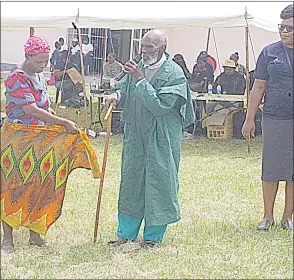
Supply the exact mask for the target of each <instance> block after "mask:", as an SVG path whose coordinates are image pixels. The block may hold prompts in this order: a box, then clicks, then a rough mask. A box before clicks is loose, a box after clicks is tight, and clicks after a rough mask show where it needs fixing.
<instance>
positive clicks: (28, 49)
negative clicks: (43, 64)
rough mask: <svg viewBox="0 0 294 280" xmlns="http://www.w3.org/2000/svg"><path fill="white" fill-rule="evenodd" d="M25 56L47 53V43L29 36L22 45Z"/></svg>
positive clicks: (48, 49)
mask: <svg viewBox="0 0 294 280" xmlns="http://www.w3.org/2000/svg"><path fill="white" fill-rule="evenodd" d="M24 51H25V54H28V55H33V54H38V53H49V52H50V46H49V44H48V43H47V41H46V40H45V39H43V38H41V37H38V36H31V37H30V38H29V39H28V40H27V42H26V44H25V45H24Z"/></svg>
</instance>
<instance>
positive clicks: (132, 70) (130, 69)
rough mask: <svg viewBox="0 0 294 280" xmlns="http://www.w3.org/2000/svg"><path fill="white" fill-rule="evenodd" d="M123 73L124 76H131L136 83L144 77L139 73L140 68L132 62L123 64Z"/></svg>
mask: <svg viewBox="0 0 294 280" xmlns="http://www.w3.org/2000/svg"><path fill="white" fill-rule="evenodd" d="M124 72H125V73H126V74H129V75H131V76H132V77H133V78H134V79H136V80H137V81H140V80H142V79H144V76H143V74H142V71H141V69H140V67H139V66H138V64H137V63H135V62H134V61H132V60H130V61H129V62H127V63H126V64H125V66H124Z"/></svg>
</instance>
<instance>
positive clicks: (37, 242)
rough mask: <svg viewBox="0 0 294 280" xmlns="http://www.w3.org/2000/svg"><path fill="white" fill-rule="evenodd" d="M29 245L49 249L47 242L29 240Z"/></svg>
mask: <svg viewBox="0 0 294 280" xmlns="http://www.w3.org/2000/svg"><path fill="white" fill-rule="evenodd" d="M29 244H30V245H31V246H38V247H43V248H48V247H49V245H48V243H47V242H46V241H45V240H40V241H33V240H29Z"/></svg>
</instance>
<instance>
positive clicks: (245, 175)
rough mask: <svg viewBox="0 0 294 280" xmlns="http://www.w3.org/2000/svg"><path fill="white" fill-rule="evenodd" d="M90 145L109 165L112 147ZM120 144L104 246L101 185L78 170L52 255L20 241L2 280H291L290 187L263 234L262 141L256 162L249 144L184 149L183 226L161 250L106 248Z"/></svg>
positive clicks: (194, 143)
mask: <svg viewBox="0 0 294 280" xmlns="http://www.w3.org/2000/svg"><path fill="white" fill-rule="evenodd" d="M72 116H73V115H72ZM92 142H93V145H94V146H95V148H96V151H97V155H98V159H99V163H100V165H101V164H102V157H103V148H104V142H105V139H103V138H97V139H95V140H93V141H92ZM121 143H122V141H121V137H120V136H113V137H111V140H110V147H109V155H108V164H107V173H106V178H105V183H104V192H103V199H102V209H101V223H100V230H99V239H98V242H97V243H96V244H93V231H94V219H95V211H96V202H97V193H98V186H99V181H98V180H94V179H92V178H91V176H90V172H89V171H86V170H81V169H78V170H75V171H74V172H73V173H72V174H71V176H70V178H69V181H68V187H67V192H66V195H65V201H64V207H63V214H62V216H61V217H60V219H59V220H58V221H57V222H56V223H55V224H54V225H53V226H52V227H51V228H50V230H49V232H48V234H47V236H46V240H47V241H48V242H49V244H50V249H39V248H32V247H30V246H29V245H28V231H27V230H26V229H20V230H19V231H17V232H15V233H14V238H15V249H16V251H15V253H13V254H12V255H6V254H4V253H2V254H1V279H118V278H121V279H176V278H177V279H293V234H292V233H289V232H285V231H283V230H282V229H281V228H280V221H281V216H282V211H283V204H284V185H282V186H281V187H280V189H279V191H278V195H277V199H276V211H275V219H276V226H274V227H273V228H272V229H271V230H270V231H268V232H257V231H256V225H257V224H258V223H259V222H260V221H261V218H262V215H263V204H262V194H261V181H260V172H261V139H260V138H257V139H255V140H254V141H253V149H252V153H251V154H250V155H248V154H247V150H246V143H245V142H244V141H242V140H230V141H214V140H208V139H205V138H200V139H194V140H185V141H184V142H183V146H182V158H181V167H180V193H179V200H180V204H181V212H182V220H181V221H180V222H178V223H176V224H172V225H170V226H169V227H168V230H167V233H166V236H165V240H164V242H163V243H162V244H161V245H160V246H159V247H158V248H155V249H142V248H140V247H139V245H138V244H125V245H122V246H121V247H119V248H110V247H108V246H107V242H108V241H109V240H113V239H114V238H115V232H116V226H117V199H118V190H119V181H120V162H121V150H122V144H121ZM1 233H2V231H1Z"/></svg>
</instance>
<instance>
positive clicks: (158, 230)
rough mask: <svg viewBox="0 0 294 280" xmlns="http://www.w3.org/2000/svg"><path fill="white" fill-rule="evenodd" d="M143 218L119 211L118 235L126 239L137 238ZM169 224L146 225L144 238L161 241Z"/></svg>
mask: <svg viewBox="0 0 294 280" xmlns="http://www.w3.org/2000/svg"><path fill="white" fill-rule="evenodd" d="M142 221H143V219H138V218H135V217H131V216H128V215H125V214H121V213H118V229H117V236H118V237H120V238H124V239H129V240H136V239H137V237H138V234H139V230H140V227H141V223H142ZM166 228H167V225H161V226H146V225H145V226H144V233H143V239H144V240H146V241H153V242H160V241H162V239H163V236H164V234H165V231H166Z"/></svg>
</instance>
